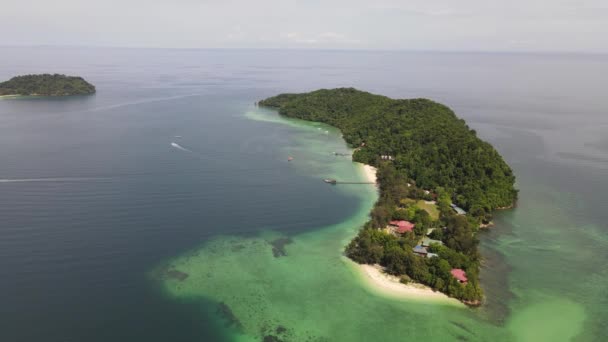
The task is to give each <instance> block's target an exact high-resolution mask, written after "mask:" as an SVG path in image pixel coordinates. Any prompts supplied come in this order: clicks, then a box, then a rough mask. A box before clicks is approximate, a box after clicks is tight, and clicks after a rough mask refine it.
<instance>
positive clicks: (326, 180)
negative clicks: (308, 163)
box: [323, 178, 376, 185]
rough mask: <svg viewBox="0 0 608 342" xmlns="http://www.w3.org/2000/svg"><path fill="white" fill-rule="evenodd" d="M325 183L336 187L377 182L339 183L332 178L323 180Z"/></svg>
mask: <svg viewBox="0 0 608 342" xmlns="http://www.w3.org/2000/svg"><path fill="white" fill-rule="evenodd" d="M323 181H324V182H325V183H328V184H331V185H336V184H376V183H375V182H345V181H338V180H335V179H332V178H326V179H324V180H323Z"/></svg>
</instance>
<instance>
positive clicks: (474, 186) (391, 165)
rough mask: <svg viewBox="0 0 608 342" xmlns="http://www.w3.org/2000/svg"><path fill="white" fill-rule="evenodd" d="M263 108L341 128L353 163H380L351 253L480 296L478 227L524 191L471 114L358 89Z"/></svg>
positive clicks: (276, 100) (453, 291)
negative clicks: (372, 200)
mask: <svg viewBox="0 0 608 342" xmlns="http://www.w3.org/2000/svg"><path fill="white" fill-rule="evenodd" d="M259 105H261V106H266V107H270V108H275V109H278V111H279V113H280V114H281V115H284V116H286V117H291V118H298V119H302V120H308V121H318V122H323V123H326V124H329V125H332V126H335V127H337V128H339V129H340V130H341V131H342V133H343V137H344V139H345V140H346V142H347V143H348V144H349V145H350V146H352V147H353V148H354V153H353V155H352V158H353V160H354V161H357V162H361V163H364V164H367V165H371V166H373V167H376V168H377V184H378V188H379V199H378V201H377V203H376V204H375V206H374V208H373V209H372V211H371V213H370V220H369V221H368V222H367V223H366V224H365V225H364V227H363V228H362V229H361V230H360V231H359V233H358V235H357V236H355V237H354V239H353V240H352V241H351V242H350V243H349V244H348V246H346V248H345V254H346V256H348V257H349V258H350V259H352V260H353V261H355V262H357V263H359V264H364V265H365V264H368V265H375V267H378V268H381V269H382V270H383V272H386V273H387V274H389V275H392V276H397V277H399V279H400V281H401V282H402V283H405V284H407V283H419V284H424V285H426V286H429V287H431V288H432V289H433V290H435V291H440V292H442V293H444V294H446V295H448V296H450V297H453V298H456V299H458V300H460V301H462V302H463V303H465V304H467V305H470V306H477V305H480V304H481V303H482V299H483V291H482V289H481V287H480V283H479V269H480V263H481V260H482V257H481V255H480V253H479V250H478V244H479V239H478V237H477V234H478V231H479V229H480V227H485V226H487V225H488V224H489V223H490V222H491V219H492V211H493V210H496V209H504V208H510V207H512V206H513V205H514V203H515V202H516V200H517V195H518V191H517V190H516V189H515V187H514V184H515V175H514V174H513V171H512V169H511V168H510V167H509V165H507V163H506V162H505V161H504V160H503V158H502V157H501V155H500V154H499V153H498V152H497V151H496V150H495V149H494V147H493V146H492V145H490V144H489V143H487V142H485V141H483V140H481V139H480V138H479V137H477V134H476V132H475V130H472V129H470V128H469V127H468V126H467V124H466V123H465V121H464V120H462V119H460V118H458V117H457V116H456V115H455V114H454V112H453V111H452V110H450V109H449V108H448V107H446V106H444V105H442V104H439V103H436V102H434V101H431V100H428V99H409V100H406V99H391V98H388V97H385V96H380V95H374V94H371V93H368V92H363V91H359V90H356V89H353V88H340V89H321V90H317V91H313V92H309V93H303V94H281V95H278V96H275V97H270V98H268V99H265V100H262V101H260V102H259Z"/></svg>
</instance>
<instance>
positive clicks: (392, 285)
mask: <svg viewBox="0 0 608 342" xmlns="http://www.w3.org/2000/svg"><path fill="white" fill-rule="evenodd" d="M360 165H361V171H362V172H363V176H364V178H365V180H366V181H368V182H370V183H375V185H376V186H377V183H378V180H377V177H376V173H377V169H376V168H375V167H373V166H371V165H367V164H360ZM344 258H345V259H346V263H347V265H349V264H350V265H351V267H352V268H353V271H355V273H358V275H359V277H360V278H361V280H362V282H363V287H364V288H366V289H367V290H369V291H371V292H374V293H376V294H380V295H383V296H388V297H391V298H396V299H403V300H409V301H421V302H426V303H437V304H447V305H454V306H461V307H463V306H465V305H464V304H463V303H462V302H460V301H459V300H458V299H455V298H451V297H449V296H448V295H446V294H444V293H442V292H440V291H434V290H433V289H432V288H430V287H428V286H426V285H423V284H420V283H415V282H412V283H409V284H403V283H401V282H400V281H399V277H396V276H393V275H390V274H386V273H384V268H383V267H382V266H380V265H366V264H358V263H356V262H354V261H352V260H350V259H349V258H348V257H344Z"/></svg>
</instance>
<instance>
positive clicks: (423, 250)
mask: <svg viewBox="0 0 608 342" xmlns="http://www.w3.org/2000/svg"><path fill="white" fill-rule="evenodd" d="M412 250H413V251H414V253H418V254H427V253H428V251H427V250H426V248H425V247H422V246H420V245H418V246H416V247H414V248H412Z"/></svg>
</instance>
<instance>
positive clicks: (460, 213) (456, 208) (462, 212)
mask: <svg viewBox="0 0 608 342" xmlns="http://www.w3.org/2000/svg"><path fill="white" fill-rule="evenodd" d="M450 207H452V209H454V211H455V212H456V214H458V215H466V214H467V212H466V211H464V209H462V208H460V207H458V206H457V205H456V204H454V203H452V204H450Z"/></svg>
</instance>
